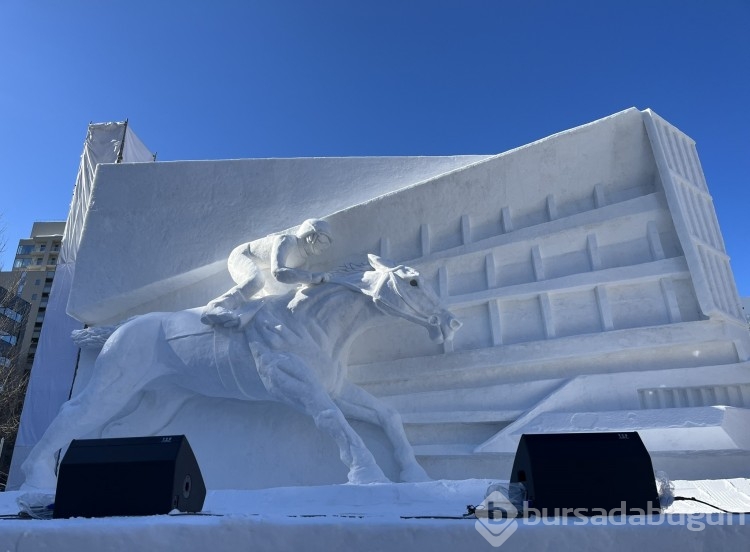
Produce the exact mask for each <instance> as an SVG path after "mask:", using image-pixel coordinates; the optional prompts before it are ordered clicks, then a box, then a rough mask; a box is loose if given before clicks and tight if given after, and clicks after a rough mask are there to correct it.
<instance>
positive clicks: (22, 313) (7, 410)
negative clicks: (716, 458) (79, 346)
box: [0, 226, 29, 490]
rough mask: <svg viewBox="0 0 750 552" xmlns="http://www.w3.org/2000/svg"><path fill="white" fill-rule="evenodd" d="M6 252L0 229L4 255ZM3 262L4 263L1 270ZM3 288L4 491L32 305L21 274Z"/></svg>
mask: <svg viewBox="0 0 750 552" xmlns="http://www.w3.org/2000/svg"><path fill="white" fill-rule="evenodd" d="M4 249H5V240H4V229H3V227H2V226H0V255H2V253H3V251H4ZM1 264H2V262H1V261H0V270H2V266H1ZM5 276H6V277H5V278H3V280H2V283H3V286H2V287H0V490H3V489H5V484H6V482H7V479H8V470H9V468H10V458H11V455H12V453H13V447H14V445H15V441H16V435H17V434H18V426H19V422H20V420H21V409H22V407H23V401H24V398H25V397H26V386H27V385H28V381H29V373H28V371H27V370H26V369H25V366H26V362H25V359H22V358H21V342H22V341H23V333H24V329H25V327H26V321H27V316H28V308H29V304H28V303H27V302H26V301H24V300H23V299H21V298H20V297H19V296H18V292H19V286H20V285H21V278H20V276H21V274H20V273H18V276H17V277H16V274H15V273H12V272H11V273H5Z"/></svg>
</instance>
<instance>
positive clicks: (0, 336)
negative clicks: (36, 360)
mask: <svg viewBox="0 0 750 552" xmlns="http://www.w3.org/2000/svg"><path fill="white" fill-rule="evenodd" d="M0 341H5V342H6V343H10V344H11V345H15V344H16V343H17V342H18V338H17V337H16V336H15V335H11V334H9V333H7V332H3V331H0Z"/></svg>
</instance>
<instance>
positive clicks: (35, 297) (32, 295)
mask: <svg viewBox="0 0 750 552" xmlns="http://www.w3.org/2000/svg"><path fill="white" fill-rule="evenodd" d="M37 299H39V294H38V293H32V294H31V300H32V301H36V300H37Z"/></svg>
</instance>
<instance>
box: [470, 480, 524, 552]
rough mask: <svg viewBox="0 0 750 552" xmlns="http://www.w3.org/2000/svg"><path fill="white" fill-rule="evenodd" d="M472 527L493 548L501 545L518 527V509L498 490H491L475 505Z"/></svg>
mask: <svg viewBox="0 0 750 552" xmlns="http://www.w3.org/2000/svg"><path fill="white" fill-rule="evenodd" d="M475 513H476V516H477V521H476V522H475V523H474V528H475V529H476V530H477V532H478V533H479V534H480V535H482V536H483V537H484V539H485V540H486V541H487V542H489V543H490V544H491V545H492V546H494V547H495V548H497V547H499V546H501V545H502V544H503V543H504V542H505V541H507V540H508V539H509V538H510V537H511V536H512V535H513V533H515V532H516V529H518V522H517V521H516V516H517V515H518V509H517V508H516V507H515V506H513V504H512V503H511V501H510V500H509V499H508V497H507V496H506V495H505V494H503V493H502V492H500V491H497V490H496V491H492V492H491V493H490V494H489V495H487V498H485V499H484V502H482V504H481V505H480V506H478V507H477V509H476V511H475Z"/></svg>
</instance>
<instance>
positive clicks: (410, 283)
mask: <svg viewBox="0 0 750 552" xmlns="http://www.w3.org/2000/svg"><path fill="white" fill-rule="evenodd" d="M409 285H410V286H412V287H419V282H417V281H416V280H409Z"/></svg>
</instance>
